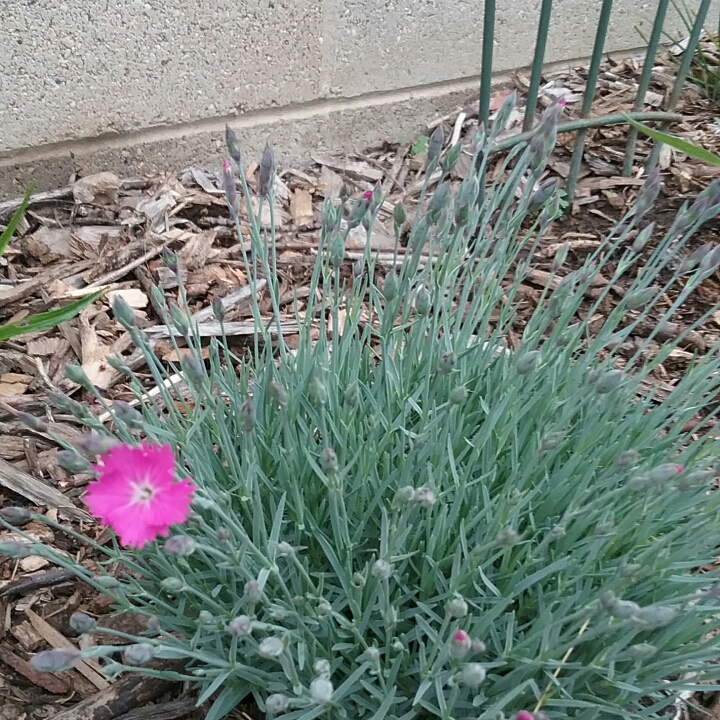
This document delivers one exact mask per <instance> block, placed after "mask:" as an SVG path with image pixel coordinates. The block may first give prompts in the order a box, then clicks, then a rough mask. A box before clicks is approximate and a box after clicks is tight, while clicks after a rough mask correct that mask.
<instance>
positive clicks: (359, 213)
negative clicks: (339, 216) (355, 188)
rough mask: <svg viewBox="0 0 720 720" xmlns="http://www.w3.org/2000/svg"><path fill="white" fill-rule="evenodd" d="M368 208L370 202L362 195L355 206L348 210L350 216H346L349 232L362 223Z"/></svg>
mask: <svg viewBox="0 0 720 720" xmlns="http://www.w3.org/2000/svg"><path fill="white" fill-rule="evenodd" d="M369 207H370V202H369V200H368V198H366V197H365V196H364V195H361V196H360V197H359V198H358V199H357V200H356V201H355V204H354V205H353V206H352V208H351V209H350V214H349V215H348V220H347V224H348V228H349V229H350V230H352V229H353V228H356V227H357V226H358V225H359V224H360V223H361V222H362V221H363V218H364V217H365V215H366V214H367V211H368V208H369Z"/></svg>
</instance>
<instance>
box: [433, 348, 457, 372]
mask: <svg viewBox="0 0 720 720" xmlns="http://www.w3.org/2000/svg"><path fill="white" fill-rule="evenodd" d="M456 367H457V355H456V354H455V353H454V352H452V351H450V352H445V353H443V354H442V355H441V356H440V357H439V358H438V362H437V369H438V372H439V373H440V374H441V375H448V374H449V373H451V372H452V371H453V370H454V369H455V368H456Z"/></svg>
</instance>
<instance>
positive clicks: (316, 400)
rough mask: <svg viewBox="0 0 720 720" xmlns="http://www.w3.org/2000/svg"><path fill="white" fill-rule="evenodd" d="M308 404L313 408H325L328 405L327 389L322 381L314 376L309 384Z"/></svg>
mask: <svg viewBox="0 0 720 720" xmlns="http://www.w3.org/2000/svg"><path fill="white" fill-rule="evenodd" d="M308 394H309V396H310V402H311V403H312V404H313V405H314V406H315V407H325V405H327V403H328V393H327V388H326V387H325V385H324V384H323V381H322V380H321V379H320V378H319V377H318V376H317V375H316V376H315V377H314V378H313V379H312V382H311V383H310V390H309V393H308Z"/></svg>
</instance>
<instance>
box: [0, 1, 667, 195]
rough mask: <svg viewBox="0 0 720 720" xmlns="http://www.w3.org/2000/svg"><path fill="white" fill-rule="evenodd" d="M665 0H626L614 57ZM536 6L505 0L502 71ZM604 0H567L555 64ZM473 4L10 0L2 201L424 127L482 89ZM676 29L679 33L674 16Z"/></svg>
mask: <svg viewBox="0 0 720 720" xmlns="http://www.w3.org/2000/svg"><path fill="white" fill-rule="evenodd" d="M656 4H657V3H656V0H651V1H649V2H638V1H637V0H616V3H615V6H616V7H615V9H614V11H613V20H612V24H611V29H610V32H609V35H608V43H607V48H606V49H607V50H608V51H631V50H633V49H635V48H638V47H639V46H641V45H642V44H643V41H642V38H641V36H640V34H639V33H638V29H639V30H640V31H641V32H642V33H643V34H645V35H647V34H648V33H649V29H650V25H651V23H652V18H653V14H654V11H655V7H656ZM539 6H540V0H499V2H498V9H497V27H496V44H495V60H494V63H495V69H496V70H497V71H498V72H502V71H507V70H510V69H513V68H517V67H522V66H526V65H528V64H529V62H530V60H531V57H532V48H533V45H534V36H535V31H536V23H537V17H538V14H539ZM599 6H600V1H599V0H556V2H555V4H554V10H553V13H554V14H553V20H552V27H551V34H550V37H549V41H548V49H547V55H546V59H547V61H548V62H558V61H573V60H577V59H581V58H585V57H587V55H588V54H589V51H590V48H591V46H592V42H593V37H594V32H595V26H596V22H597V17H598V12H599ZM482 12H483V4H482V3H481V2H478V1H477V0H259V1H258V0H256V1H255V2H249V1H248V0H205V1H203V0H3V2H2V8H1V9H0V196H7V195H15V194H18V193H20V192H21V191H22V190H23V189H24V187H25V186H26V184H27V183H28V182H29V180H30V179H35V180H36V181H37V182H38V183H39V185H40V187H47V186H51V185H57V184H65V183H66V182H67V179H68V176H69V175H70V173H71V172H73V171H79V172H81V173H87V172H91V171H94V170H97V169H114V170H116V171H119V172H121V173H126V174H127V173H135V172H141V173H142V172H154V171H156V170H158V169H171V168H175V169H177V168H179V167H183V166H187V165H188V164H192V163H198V164H216V163H218V161H219V157H218V155H219V153H220V152H221V150H222V143H221V135H222V129H223V127H224V123H225V122H226V121H228V122H230V123H231V124H232V125H233V127H235V128H236V130H237V131H238V133H239V134H240V136H241V140H242V141H243V144H244V145H245V147H247V149H248V151H254V152H257V151H259V150H260V148H261V145H262V144H263V143H264V140H265V138H266V137H268V136H269V137H271V139H272V142H273V145H274V146H275V148H276V150H277V152H278V154H279V156H280V157H281V158H284V159H285V160H286V161H290V160H293V161H298V160H300V159H301V158H303V157H306V156H307V155H308V153H309V152H310V151H312V150H314V149H318V150H320V149H333V150H338V151H339V150H353V149H361V148H362V147H363V146H364V145H366V144H367V143H368V142H373V141H375V140H379V139H383V138H387V139H398V137H399V136H400V135H407V134H408V133H410V134H412V133H414V132H415V131H417V130H418V129H420V128H422V126H423V125H424V124H425V123H426V122H427V121H429V120H430V119H432V118H433V117H434V116H436V115H437V113H440V112H443V111H445V110H447V109H451V108H452V107H453V106H455V105H457V103H458V100H460V101H462V99H463V96H464V95H465V94H466V93H467V92H469V91H471V90H472V89H475V88H476V87H477V83H478V81H477V74H478V72H479V67H480V48H481V38H482ZM668 27H669V28H671V29H676V28H678V27H679V25H678V22H677V21H672V20H671V21H670V22H669V24H668Z"/></svg>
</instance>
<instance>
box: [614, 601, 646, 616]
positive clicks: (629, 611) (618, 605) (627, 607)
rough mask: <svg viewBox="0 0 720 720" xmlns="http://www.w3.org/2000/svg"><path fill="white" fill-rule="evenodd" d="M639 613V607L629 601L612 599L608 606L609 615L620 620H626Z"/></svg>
mask: <svg viewBox="0 0 720 720" xmlns="http://www.w3.org/2000/svg"><path fill="white" fill-rule="evenodd" d="M639 611H640V606H639V605H638V604H637V603H634V602H632V601H631V600H621V599H620V598H614V599H613V601H612V604H611V606H610V614H611V615H612V616H613V617H616V618H619V619H620V620H627V619H628V618H631V617H633V616H634V615H635V614H636V613H638V612H639Z"/></svg>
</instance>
